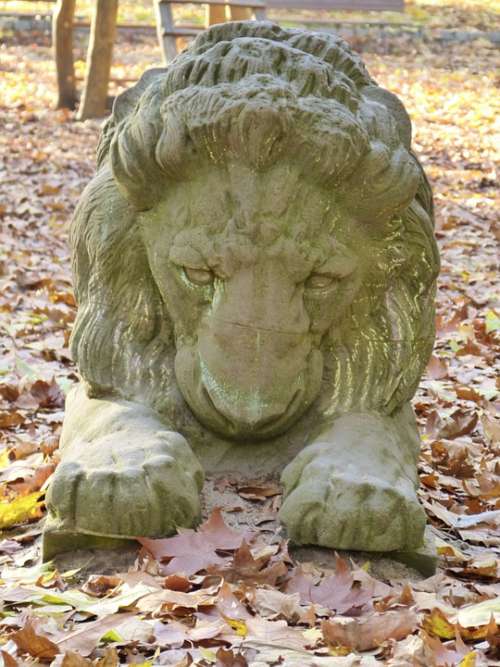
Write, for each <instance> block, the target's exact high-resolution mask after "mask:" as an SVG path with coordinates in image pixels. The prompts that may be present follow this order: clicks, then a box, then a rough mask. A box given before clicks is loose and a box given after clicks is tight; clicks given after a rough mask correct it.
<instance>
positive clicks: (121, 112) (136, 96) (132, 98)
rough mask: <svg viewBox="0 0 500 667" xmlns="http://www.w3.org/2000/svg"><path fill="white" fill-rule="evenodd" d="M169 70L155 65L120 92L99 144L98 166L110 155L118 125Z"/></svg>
mask: <svg viewBox="0 0 500 667" xmlns="http://www.w3.org/2000/svg"><path fill="white" fill-rule="evenodd" d="M166 71H167V68H166V67H153V68H151V69H148V70H146V71H145V72H144V74H143V75H142V76H141V78H140V79H139V81H138V82H137V83H136V84H134V85H133V86H132V87H131V88H128V89H127V90H125V91H124V92H123V93H120V94H119V95H118V96H117V97H116V98H115V101H114V102H113V109H112V111H111V115H110V117H109V118H108V120H107V121H106V122H105V123H104V125H103V128H102V131H101V137H100V139H99V144H98V146H97V167H98V168H99V167H100V166H101V165H102V163H103V162H104V161H105V160H106V158H107V157H108V155H109V148H110V145H111V141H112V140H113V137H114V135H115V133H116V129H117V127H118V125H119V124H120V123H121V121H123V120H124V119H125V118H127V117H128V116H130V115H131V114H132V112H133V111H134V109H135V107H136V106H137V103H138V102H139V100H140V98H141V95H142V94H143V93H144V91H145V90H146V89H147V88H148V87H149V86H150V85H151V84H152V83H153V82H154V81H155V80H156V79H158V78H159V77H161V76H163V75H164V74H165V72H166Z"/></svg>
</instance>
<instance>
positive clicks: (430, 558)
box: [290, 526, 438, 581]
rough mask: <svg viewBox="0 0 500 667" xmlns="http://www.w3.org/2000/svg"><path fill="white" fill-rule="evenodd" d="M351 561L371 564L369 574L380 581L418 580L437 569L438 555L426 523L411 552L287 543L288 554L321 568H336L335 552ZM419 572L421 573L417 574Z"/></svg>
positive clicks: (360, 564) (359, 565)
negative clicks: (420, 541) (419, 543)
mask: <svg viewBox="0 0 500 667" xmlns="http://www.w3.org/2000/svg"><path fill="white" fill-rule="evenodd" d="M336 553H338V555H339V556H342V558H346V559H348V560H352V561H353V562H354V563H356V565H357V566H358V567H362V566H364V565H365V563H367V562H369V563H370V573H371V574H372V575H373V576H374V577H375V578H376V579H381V580H391V581H393V580H394V581H419V580H420V579H421V578H427V577H431V576H432V575H433V574H435V572H436V567H437V562H438V554H437V549H436V545H435V543H434V537H433V535H432V532H431V529H430V527H429V526H428V527H427V528H426V531H425V540H424V544H423V545H422V546H421V547H420V548H419V549H415V550H413V551H386V552H374V551H344V550H340V549H338V550H337V549H329V548H326V547H315V546H304V545H294V544H293V543H291V544H290V554H291V556H292V557H293V558H294V559H295V560H297V561H298V562H299V563H314V565H316V566H317V567H319V568H320V569H326V570H328V571H331V570H333V569H335V554H336ZM418 575H421V576H418Z"/></svg>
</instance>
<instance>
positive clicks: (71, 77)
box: [52, 0, 77, 109]
mask: <svg viewBox="0 0 500 667" xmlns="http://www.w3.org/2000/svg"><path fill="white" fill-rule="evenodd" d="M75 5H76V0H57V5H56V7H55V9H54V14H53V18H52V48H53V50H54V60H55V64H56V74H57V105H56V107H57V109H64V108H66V109H74V108H75V107H76V102H77V95H76V82H75V67H74V63H73V20H74V17H75Z"/></svg>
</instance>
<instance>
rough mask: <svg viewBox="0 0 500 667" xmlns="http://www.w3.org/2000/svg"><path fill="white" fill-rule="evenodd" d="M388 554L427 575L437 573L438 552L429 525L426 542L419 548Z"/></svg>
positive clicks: (425, 537) (430, 575)
mask: <svg viewBox="0 0 500 667" xmlns="http://www.w3.org/2000/svg"><path fill="white" fill-rule="evenodd" d="M387 555H388V557H389V558H392V560H395V561H397V562H398V563H403V565H407V566H408V567H411V568H413V569H414V570H417V571H418V572H420V573H421V574H423V575H424V576H425V577H432V575H433V574H435V573H436V568H437V562H438V552H437V547H436V543H435V541H434V537H433V535H432V532H431V530H430V528H429V526H427V528H426V529H425V536H424V543H423V545H422V546H421V547H420V548H419V549H416V550H414V551H393V552H392V553H390V554H387Z"/></svg>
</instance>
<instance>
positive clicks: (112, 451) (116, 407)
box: [45, 385, 203, 555]
mask: <svg viewBox="0 0 500 667" xmlns="http://www.w3.org/2000/svg"><path fill="white" fill-rule="evenodd" d="M66 410H67V412H66V418H65V422H64V427H63V434H62V438H61V452H62V456H61V463H60V464H59V466H58V468H57V470H56V473H55V475H54V479H53V482H52V484H51V486H50V488H49V491H48V494H47V506H48V509H49V521H48V526H49V527H48V529H47V536H46V540H45V541H46V543H48V542H50V537H49V536H50V535H51V534H52V535H53V534H57V535H60V534H73V535H77V536H78V535H92V536H99V537H105V538H121V539H123V538H130V537H136V536H148V537H160V536H164V535H168V534H171V533H173V532H175V530H176V528H177V527H178V526H192V525H193V524H194V523H195V522H196V521H197V520H198V518H199V516H200V500H199V491H200V490H201V487H202V485H203V472H202V469H201V466H200V464H199V462H198V460H197V459H196V457H195V456H194V454H193V452H192V451H191V448H190V447H189V445H188V443H187V442H186V440H185V439H184V438H183V437H182V436H181V435H180V434H178V433H175V432H173V431H169V430H167V429H166V428H165V426H164V425H163V424H162V423H161V422H160V420H159V418H158V417H157V416H156V414H155V413H154V412H153V411H152V410H151V409H149V408H147V407H145V406H142V405H139V404H137V403H133V402H130V401H124V400H116V401H113V400H101V399H91V398H88V396H87V395H86V392H85V389H84V387H83V386H82V385H80V386H78V387H77V388H75V389H74V390H73V391H72V392H71V394H70V396H69V397H68V400H67V405H66ZM56 541H57V540H56ZM77 542H78V540H77ZM80 542H81V540H80ZM91 543H92V540H90V541H89V544H91ZM47 549H48V551H49V552H50V553H51V555H52V554H53V553H54V552H56V551H59V550H64V549H65V547H63V548H59V547H58V546H57V545H55V546H54V545H53V546H50V545H49V546H48V547H47V545H46V549H45V551H46V553H47Z"/></svg>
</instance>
